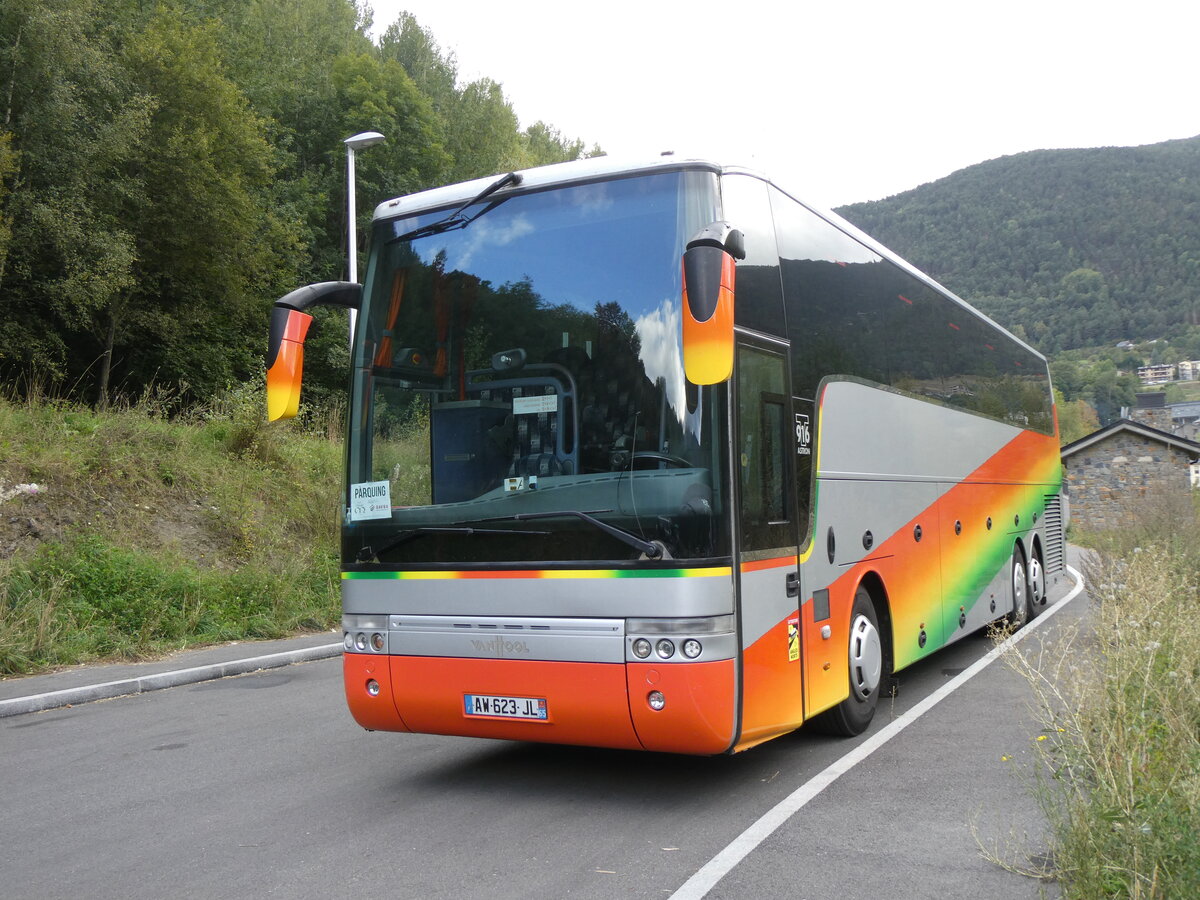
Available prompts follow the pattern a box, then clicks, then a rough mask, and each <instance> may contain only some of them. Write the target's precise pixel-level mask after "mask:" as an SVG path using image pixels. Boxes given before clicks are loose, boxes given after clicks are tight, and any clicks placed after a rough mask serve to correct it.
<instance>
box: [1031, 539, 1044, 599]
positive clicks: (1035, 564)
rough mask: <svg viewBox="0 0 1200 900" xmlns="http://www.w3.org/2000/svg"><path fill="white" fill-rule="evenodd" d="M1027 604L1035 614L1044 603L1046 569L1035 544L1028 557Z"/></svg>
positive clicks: (1040, 552)
mask: <svg viewBox="0 0 1200 900" xmlns="http://www.w3.org/2000/svg"><path fill="white" fill-rule="evenodd" d="M1029 605H1030V608H1031V609H1032V610H1033V615H1035V616H1036V615H1037V614H1038V613H1040V612H1041V611H1042V608H1043V607H1044V606H1045V605H1046V569H1045V567H1044V566H1043V565H1042V551H1041V550H1040V549H1039V548H1038V547H1036V546H1035V547H1034V548H1033V554H1032V555H1031V556H1030V557H1029Z"/></svg>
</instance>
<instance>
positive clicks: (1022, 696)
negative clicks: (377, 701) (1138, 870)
mask: <svg viewBox="0 0 1200 900" xmlns="http://www.w3.org/2000/svg"><path fill="white" fill-rule="evenodd" d="M1065 590H1066V589H1065V587H1064V588H1063V589H1062V590H1060V591H1059V594H1060V595H1061V594H1062V593H1065ZM1085 609H1086V598H1085V597H1081V598H1079V599H1077V600H1074V601H1072V603H1071V604H1069V605H1068V606H1067V607H1065V608H1064V610H1063V611H1062V613H1061V614H1060V615H1057V616H1056V617H1055V618H1054V620H1053V621H1051V622H1049V623H1048V625H1047V627H1046V628H1044V629H1041V631H1043V632H1050V631H1052V630H1053V629H1054V628H1058V627H1061V626H1062V625H1063V624H1064V623H1067V622H1069V621H1070V620H1071V619H1073V618H1076V617H1078V615H1080V614H1082V613H1083V611H1084V610H1085ZM1033 636H1035V635H1031V637H1033ZM1027 643H1029V642H1027ZM989 649H991V643H990V641H989V640H988V639H986V638H985V637H982V636H978V637H970V638H967V639H966V640H964V641H961V642H960V643H959V644H957V645H955V646H954V647H951V648H950V649H948V650H946V651H944V652H942V653H940V654H937V655H935V656H934V657H933V658H932V659H930V660H927V661H925V662H923V663H921V664H918V665H917V666H914V667H912V668H910V669H909V670H906V671H905V672H903V673H901V675H900V690H899V694H898V697H897V698H896V699H895V700H890V701H888V702H887V704H886V706H885V707H883V708H881V710H880V714H879V715H878V716H877V717H876V723H875V724H874V725H873V726H872V729H871V730H870V731H869V732H868V733H867V735H865V736H863V737H862V738H858V739H854V740H849V741H848V740H845V739H837V738H830V737H825V736H821V735H818V734H815V733H811V732H809V731H807V730H805V729H801V731H799V732H797V733H795V734H793V735H790V736H787V737H784V738H781V739H778V740H776V741H773V742H771V743H768V744H765V745H763V746H761V747H758V748H755V749H753V750H751V751H748V752H746V753H743V754H739V755H738V756H734V757H719V758H713V759H695V758H688V757H674V756H660V755H653V754H636V753H629V752H616V751H602V750H586V749H575V748H563V747H546V746H539V745H532V744H510V743H503V742H491V741H478V740H469V739H463V738H443V737H436V736H426V735H396V734H372V733H367V732H364V731H362V730H361V729H359V728H358V726H357V725H355V724H354V723H353V722H352V720H351V719H350V717H349V714H348V713H347V712H346V711H345V705H344V699H343V697H342V693H341V691H342V688H341V668H340V662H339V661H338V660H324V661H319V662H309V663H303V664H299V665H293V666H288V667H286V668H282V669H275V670H271V671H268V672H263V673H259V674H254V675H244V676H240V677H234V678H224V679H221V680H217V681H210V682H206V683H203V684H194V685H188V686H181V687H174V688H171V689H168V690H161V691H155V692H152V693H145V694H140V695H136V696H132V697H125V698H119V699H114V700H105V701H100V702H95V703H88V704H84V705H79V706H74V707H71V708H65V709H55V710H49V711H46V712H40V713H32V714H27V715H18V716H12V717H10V718H4V719H0V760H2V762H0V798H3V812H2V815H0V897H3V898H56V897H64V898H65V897H70V898H72V900H78V898H80V897H91V898H103V897H121V898H140V897H148V898H149V897H153V898H158V897H166V896H175V897H203V898H206V897H213V898H225V897H229V898H241V897H265V896H277V897H288V898H291V897H297V898H308V897H322V898H323V897H330V896H334V895H347V894H348V895H351V896H353V895H354V894H356V893H361V894H362V896H364V897H400V898H410V897H411V898H418V897H419V898H425V897H455V898H471V897H487V898H492V900H499V898H509V897H511V898H530V897H538V898H541V897H545V898H559V897H563V898H566V897H582V898H612V897H660V898H661V897H668V896H670V895H671V894H672V893H673V892H674V891H676V890H677V889H679V888H680V886H681V885H684V884H685V882H688V879H689V878H691V877H692V876H693V874H694V873H696V872H697V871H698V870H700V869H701V868H702V867H703V866H704V865H705V864H706V863H707V862H709V860H711V859H712V858H713V857H714V856H716V855H717V854H718V853H720V852H721V851H722V849H723V848H725V847H726V846H727V845H728V844H729V843H730V842H731V841H733V840H734V839H735V838H737V837H738V835H740V834H742V833H743V831H744V830H745V829H747V828H748V827H751V826H753V825H754V823H755V822H756V821H757V820H759V818H760V817H761V816H762V815H763V814H764V812H766V811H768V810H770V809H771V808H772V807H774V806H775V805H776V804H778V803H780V802H781V801H784V800H785V799H786V798H788V797H789V795H791V794H793V792H794V791H796V790H797V788H799V787H800V786H802V785H804V784H805V782H807V781H809V779H811V778H812V777H813V776H814V775H817V774H818V773H820V772H822V771H823V770H825V769H826V767H828V766H829V765H830V764H832V763H835V762H836V761H837V760H838V759H839V758H842V757H843V756H844V755H845V754H846V753H847V752H849V751H851V750H852V748H854V747H855V746H856V745H857V744H858V743H861V742H862V741H863V740H864V739H866V738H869V737H870V736H871V734H873V733H875V732H877V731H878V730H879V729H880V728H881V727H883V726H884V725H886V724H887V722H888V721H889V720H890V719H894V718H895V717H897V716H900V715H902V714H903V713H904V712H905V711H906V710H908V709H910V708H912V707H913V706H914V705H915V704H917V703H919V702H920V701H921V700H922V698H924V697H926V696H928V695H930V694H931V693H933V692H934V691H937V690H938V689H939V688H940V687H941V686H942V685H944V684H946V683H947V681H948V680H950V679H951V678H953V677H954V676H955V675H957V674H958V673H960V672H962V671H963V670H964V669H966V668H967V667H969V666H970V665H971V664H972V663H973V662H974V661H975V660H977V659H979V658H980V657H982V656H984V655H985V654H986V653H987V651H988V650H989ZM1028 694H1029V691H1028V688H1027V686H1026V685H1025V684H1024V682H1023V681H1022V680H1021V679H1020V678H1019V677H1018V676H1017V675H1015V674H1014V673H1013V672H1011V671H1010V670H1009V669H1008V668H1007V667H1006V666H1005V665H1004V664H1003V663H1002V662H997V663H995V664H993V665H991V666H989V667H988V668H986V669H985V670H983V672H982V673H981V674H979V675H978V676H977V677H975V678H973V679H971V680H970V681H967V682H966V683H965V684H964V685H963V686H962V687H961V688H960V689H958V690H956V691H955V692H954V693H953V694H951V695H950V696H949V697H948V698H947V699H946V700H944V701H943V702H941V703H940V704H938V705H937V706H935V707H934V708H933V709H931V710H930V711H929V712H927V713H926V714H924V715H923V716H922V717H921V718H920V719H918V720H916V721H915V722H914V723H913V724H912V725H911V726H909V727H908V728H906V729H905V730H904V731H902V732H900V733H899V734H898V735H897V736H896V737H895V738H894V739H893V740H891V741H890V742H888V743H887V744H885V745H884V746H883V747H881V748H880V749H878V750H877V751H876V752H874V753H872V754H871V755H870V756H868V757H867V758H866V759H865V760H863V761H862V762H861V763H860V764H858V765H857V766H855V767H854V768H853V769H851V770H850V771H848V772H846V773H845V774H843V775H842V776H841V777H840V778H838V779H837V780H836V781H834V782H833V783H832V784H830V785H829V786H828V788H827V789H826V790H824V791H823V792H821V793H819V794H818V795H816V796H815V797H814V798H813V799H812V800H811V801H810V802H808V803H807V805H805V806H804V807H803V808H801V809H800V810H799V811H798V812H796V813H795V814H794V815H792V816H791V817H790V818H788V819H787V820H786V821H785V822H784V823H783V825H782V826H781V827H779V828H778V830H775V831H774V832H772V833H770V834H769V835H767V836H766V838H765V840H763V841H762V842H761V843H758V844H756V845H755V846H754V847H753V848H752V849H751V851H750V852H749V854H748V855H747V856H745V858H744V859H742V860H741V861H740V862H739V863H738V864H737V865H736V866H735V867H733V869H732V871H730V872H729V873H728V874H727V875H725V876H724V877H722V878H721V879H720V880H719V881H717V882H716V884H715V886H713V887H712V889H711V891H710V892H709V893H708V896H709V897H714V898H716V897H721V898H742V897H760V896H762V897H765V896H777V895H781V894H786V895H787V896H791V897H796V898H809V900H818V898H827V897H828V898H838V900H854V898H875V897H887V898H889V900H902V898H930V897H939V898H941V897H956V898H957V897H987V898H1038V897H1042V896H1056V891H1055V888H1054V886H1053V885H1052V884H1049V885H1048V884H1047V883H1045V882H1040V881H1037V880H1035V879H1032V878H1029V877H1026V876H1024V875H1021V874H1018V873H1016V872H1014V871H1011V870H1010V869H1009V868H1006V867H1004V866H1000V865H997V864H996V863H994V862H992V861H989V860H988V859H986V858H985V857H984V855H983V854H982V853H981V851H980V845H981V844H982V845H983V846H985V847H988V848H989V849H994V850H997V851H998V852H999V854H1000V855H1001V856H1004V857H1006V858H1007V859H1008V861H1009V862H1010V863H1013V864H1015V865H1016V866H1021V865H1028V863H1029V857H1030V855H1033V856H1036V855H1037V854H1038V853H1039V852H1040V850H1041V848H1042V846H1043V838H1042V816H1041V814H1040V813H1039V811H1038V809H1037V806H1036V804H1035V803H1034V801H1033V800H1032V798H1031V795H1030V792H1029V789H1028V788H1029V784H1030V781H1031V777H1030V772H1031V770H1032V768H1033V766H1034V749H1033V742H1034V740H1035V739H1036V735H1037V733H1038V727H1037V725H1036V724H1035V723H1034V722H1033V720H1032V718H1031V716H1030V714H1029V712H1028V710H1027V703H1028ZM1004 757H1008V759H1005V758H1004Z"/></svg>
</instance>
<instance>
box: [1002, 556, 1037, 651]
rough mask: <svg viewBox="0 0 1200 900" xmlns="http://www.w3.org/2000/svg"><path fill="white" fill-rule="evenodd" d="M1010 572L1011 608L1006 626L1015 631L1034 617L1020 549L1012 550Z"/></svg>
mask: <svg viewBox="0 0 1200 900" xmlns="http://www.w3.org/2000/svg"><path fill="white" fill-rule="evenodd" d="M1011 571H1012V597H1013V608H1012V612H1010V613H1009V614H1008V616H1007V619H1006V624H1007V625H1008V626H1009V627H1011V628H1012V629H1013V630H1014V631H1015V630H1016V629H1018V628H1021V627H1023V626H1024V625H1026V624H1027V623H1028V622H1029V620H1030V619H1032V618H1033V616H1034V608H1033V599H1032V593H1033V591H1032V589H1031V588H1030V586H1029V572H1028V571H1027V570H1026V568H1025V552H1024V551H1023V550H1022V549H1021V548H1020V547H1014V548H1013V557H1012V570H1011Z"/></svg>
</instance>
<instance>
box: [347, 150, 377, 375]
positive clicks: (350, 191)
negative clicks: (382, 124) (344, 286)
mask: <svg viewBox="0 0 1200 900" xmlns="http://www.w3.org/2000/svg"><path fill="white" fill-rule="evenodd" d="M384 140H386V138H385V137H384V136H383V135H382V134H380V133H379V132H378V131H364V132H362V133H361V134H356V135H354V136H353V137H348V138H346V140H344V141H343V142H342V143H344V144H345V145H346V230H347V242H346V247H347V251H348V252H349V254H350V266H349V273H348V274H349V279H348V280H349V281H353V282H356V281H358V227H357V222H355V218H356V216H357V215H358V213H357V211H356V210H355V208H354V151H355V150H362V149H364V148H365V147H370V146H372V145H374V144H378V143H379V142H380V141H384ZM357 319H358V311H357V310H354V309H352V310H350V352H351V353H354V326H355V323H356V321H357Z"/></svg>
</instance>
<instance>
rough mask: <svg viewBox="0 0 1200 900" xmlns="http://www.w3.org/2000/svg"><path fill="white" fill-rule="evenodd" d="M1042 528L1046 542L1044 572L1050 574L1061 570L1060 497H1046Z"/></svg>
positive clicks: (1051, 495) (1061, 525)
mask: <svg viewBox="0 0 1200 900" xmlns="http://www.w3.org/2000/svg"><path fill="white" fill-rule="evenodd" d="M1042 527H1043V529H1044V532H1045V534H1044V537H1045V540H1046V559H1045V563H1046V571H1047V572H1048V573H1050V574H1054V573H1057V572H1061V571H1062V570H1063V562H1064V558H1063V521H1062V497H1060V496H1059V495H1058V494H1047V495H1046V512H1045V515H1044V517H1043V518H1042Z"/></svg>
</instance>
